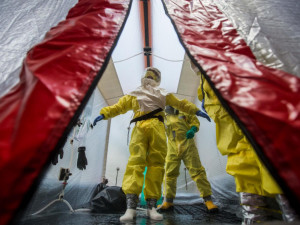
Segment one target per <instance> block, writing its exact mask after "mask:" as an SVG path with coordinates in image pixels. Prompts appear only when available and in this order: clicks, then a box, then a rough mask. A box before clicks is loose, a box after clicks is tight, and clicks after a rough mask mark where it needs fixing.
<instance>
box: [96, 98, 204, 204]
mask: <svg viewBox="0 0 300 225" xmlns="http://www.w3.org/2000/svg"><path fill="white" fill-rule="evenodd" d="M165 100H166V101H165V104H167V105H171V106H173V107H174V108H176V109H179V110H181V111H184V112H186V113H188V114H196V112H197V111H198V110H199V109H198V108H197V107H196V106H195V105H194V104H193V103H190V102H189V101H187V100H179V99H177V98H176V97H175V96H174V95H173V94H167V95H166V98H165ZM129 110H133V111H134V118H137V117H139V116H142V115H145V114H146V113H148V112H146V111H142V110H141V107H140V104H139V101H138V98H137V97H136V96H131V95H125V96H123V97H122V98H120V99H119V102H118V103H116V104H115V105H112V106H108V107H104V108H102V110H101V111H100V114H103V115H104V118H105V119H109V118H112V117H115V116H117V115H120V114H123V113H126V112H127V111H129ZM156 115H161V116H164V113H163V112H160V113H157V114H156ZM129 151H130V157H129V160H128V164H127V168H126V171H125V174H124V178H123V183H122V189H123V191H124V193H125V194H126V195H127V194H135V195H139V194H140V193H141V192H142V187H143V181H144V175H143V172H144V170H145V167H146V166H147V174H146V176H145V188H144V194H145V199H149V198H153V199H159V198H160V197H161V184H162V181H163V177H164V165H165V157H166V154H167V140H166V134H165V126H164V124H163V123H162V122H160V121H159V120H158V119H157V118H151V119H147V120H142V121H138V122H136V125H135V126H134V128H133V130H132V134H131V140H130V144H129Z"/></svg>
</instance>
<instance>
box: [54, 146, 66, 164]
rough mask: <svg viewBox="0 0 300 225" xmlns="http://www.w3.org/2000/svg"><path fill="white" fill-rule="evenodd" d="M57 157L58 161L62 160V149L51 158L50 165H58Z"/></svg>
mask: <svg viewBox="0 0 300 225" xmlns="http://www.w3.org/2000/svg"><path fill="white" fill-rule="evenodd" d="M58 155H59V158H60V159H62V158H63V157H64V149H63V148H60V149H59V150H58V152H57V153H55V155H54V157H53V158H52V161H51V163H52V164H53V165H56V164H57V163H58Z"/></svg>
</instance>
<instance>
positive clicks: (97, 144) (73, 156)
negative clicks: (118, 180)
mask: <svg viewBox="0 0 300 225" xmlns="http://www.w3.org/2000/svg"><path fill="white" fill-rule="evenodd" d="M104 106H106V103H105V101H104V99H103V97H102V96H101V94H100V92H99V91H98V90H97V89H96V90H95V91H94V94H93V95H92V97H91V98H90V101H89V102H88V103H87V106H86V107H85V109H84V111H83V113H82V115H81V117H80V118H81V120H89V121H93V119H94V118H95V117H96V116H98V114H99V110H98V109H99V107H104ZM79 129H80V127H78V126H77V125H76V126H75V127H74V128H73V129H72V131H71V132H70V134H69V136H68V139H67V141H66V143H65V145H64V147H63V151H64V155H63V158H62V159H60V158H58V163H57V164H56V165H53V164H51V165H50V166H49V169H48V170H47V172H46V174H45V176H44V177H43V178H42V181H41V184H40V186H39V187H38V189H37V191H36V193H35V195H34V197H33V198H32V200H31V201H30V204H29V205H28V208H27V209H26V212H23V214H22V216H23V217H22V219H23V220H27V219H33V218H36V217H40V216H45V215H49V214H53V213H54V214H55V213H56V214H57V213H58V214H59V213H60V212H70V211H71V208H72V209H73V210H74V211H76V210H77V209H80V208H82V207H83V206H84V205H86V203H88V202H89V201H90V200H91V198H92V195H93V193H94V190H95V188H96V186H97V184H99V183H100V182H102V172H103V171H102V165H103V160H104V149H105V141H106V130H107V121H102V122H101V123H99V124H97V126H95V127H93V128H92V129H90V130H89V131H88V132H87V133H86V136H85V139H86V141H85V143H86V146H85V147H86V151H85V154H86V158H87V161H88V164H87V165H86V169H85V170H80V169H78V168H77V160H78V147H79V145H80V141H77V140H76V136H77V135H78V130H79ZM81 144H82V143H81ZM61 168H65V169H69V171H70V173H71V175H70V176H69V178H68V179H67V180H66V182H67V185H66V186H65V188H64V190H63V184H64V180H59V179H58V178H59V175H60V170H61ZM59 199H64V200H65V201H67V202H66V203H65V202H63V201H58V200H59ZM55 200H57V201H56V202H54V201H55ZM68 204H69V205H70V207H71V208H69V206H68Z"/></svg>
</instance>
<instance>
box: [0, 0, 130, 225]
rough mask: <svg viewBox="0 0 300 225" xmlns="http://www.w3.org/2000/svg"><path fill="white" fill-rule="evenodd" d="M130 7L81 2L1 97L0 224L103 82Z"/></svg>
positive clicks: (89, 0) (121, 3) (30, 57)
mask: <svg viewBox="0 0 300 225" xmlns="http://www.w3.org/2000/svg"><path fill="white" fill-rule="evenodd" d="M129 3H130V1H125V0H124V1H113V0H111V1H110V0H106V1H98V0H80V1H79V3H78V4H77V5H76V6H75V7H74V8H72V9H71V10H70V11H69V14H68V16H67V18H66V20H64V21H62V22H60V23H59V24H58V25H57V26H56V27H54V28H52V29H51V30H50V31H49V32H48V33H47V34H46V36H45V38H44V40H43V41H42V42H41V43H40V44H38V45H36V46H35V47H34V48H32V49H31V50H30V51H29V52H28V54H27V57H26V59H25V61H24V63H23V67H22V70H21V74H20V82H19V83H18V84H17V85H16V86H15V87H14V88H13V89H12V90H11V91H10V92H9V93H8V94H6V95H5V96H3V97H2V98H1V100H0V111H1V112H3V113H1V115H0V137H1V142H0V148H1V157H0V177H1V179H2V183H5V185H4V186H2V188H1V192H0V202H1V203H2V204H1V210H0V211H1V217H0V223H1V224H5V223H7V222H8V221H9V220H10V218H11V217H12V215H13V214H14V212H15V211H16V209H17V208H18V207H19V205H20V203H21V200H22V199H23V197H24V195H25V194H26V193H27V192H28V190H29V188H30V187H31V185H32V184H33V182H34V180H35V179H36V178H37V176H38V175H39V174H40V172H41V170H42V168H43V166H44V165H45V164H46V162H47V160H49V156H50V154H51V152H52V151H53V149H55V146H56V145H57V143H58V141H59V139H60V138H61V137H62V136H63V133H64V132H65V131H66V128H67V127H68V125H69V124H70V122H71V119H72V118H73V116H74V115H75V113H76V112H77V110H78V111H79V112H80V110H81V109H82V107H83V106H84V102H85V103H86V101H87V98H86V97H88V96H89V94H91V90H92V89H91V86H92V85H93V87H95V86H96V83H97V82H98V81H99V79H100V77H101V74H102V72H101V71H100V69H102V71H103V70H104V69H105V67H106V65H107V63H108V60H109V57H110V54H111V51H112V49H113V47H114V46H115V43H116V40H117V38H118V35H119V32H120V30H121V27H122V25H123V22H124V21H125V18H126V13H127V10H128V8H129ZM99 71H100V72H99ZM97 75H98V76H97ZM93 82H94V83H93ZM88 93H89V94H88ZM84 98H86V99H85V100H84ZM80 107H81V108H80ZM19 184H22V185H19Z"/></svg>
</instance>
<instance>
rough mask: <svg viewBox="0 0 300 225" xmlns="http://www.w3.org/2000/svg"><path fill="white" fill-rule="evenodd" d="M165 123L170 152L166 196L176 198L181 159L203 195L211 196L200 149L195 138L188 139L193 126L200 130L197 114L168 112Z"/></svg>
mask: <svg viewBox="0 0 300 225" xmlns="http://www.w3.org/2000/svg"><path fill="white" fill-rule="evenodd" d="M165 124H166V126H167V135H168V153H167V158H166V178H165V189H164V190H165V196H166V198H167V199H174V198H175V195H176V183H177V177H178V176H179V169H180V164H181V160H183V162H184V165H185V166H186V168H187V169H188V171H189V173H190V175H191V178H192V179H193V180H194V181H195V182H196V184H197V187H198V190H199V192H200V196H201V197H206V196H211V194H212V193H211V186H210V183H209V182H208V180H207V177H206V172H205V169H204V167H203V166H202V164H201V161H200V158H199V154H198V149H197V147H196V145H195V141H194V139H193V138H191V139H187V138H186V133H187V131H188V130H189V129H190V128H191V127H193V126H194V127H196V128H197V130H199V125H200V122H199V120H198V119H197V117H196V116H195V115H187V114H185V113H181V112H180V113H179V114H177V115H174V114H166V121H165Z"/></svg>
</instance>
